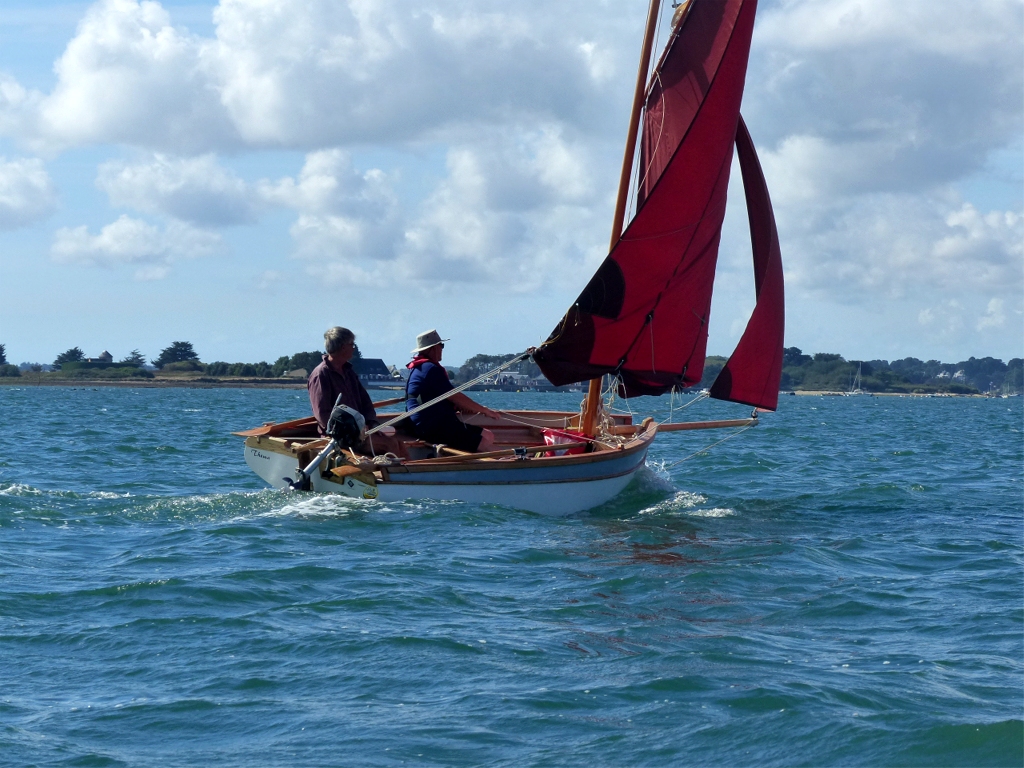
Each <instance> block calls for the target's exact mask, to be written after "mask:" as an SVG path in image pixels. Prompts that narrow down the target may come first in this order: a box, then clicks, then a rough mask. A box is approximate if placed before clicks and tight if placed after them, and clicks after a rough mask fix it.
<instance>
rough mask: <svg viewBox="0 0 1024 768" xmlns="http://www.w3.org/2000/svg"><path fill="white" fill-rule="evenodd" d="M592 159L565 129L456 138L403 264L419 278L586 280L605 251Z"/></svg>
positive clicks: (524, 283)
mask: <svg viewBox="0 0 1024 768" xmlns="http://www.w3.org/2000/svg"><path fill="white" fill-rule="evenodd" d="M592 165H593V161H592V159H591V158H590V157H589V156H588V154H587V153H586V152H585V151H584V150H583V149H582V148H581V147H580V146H578V145H573V144H572V143H570V142H567V141H565V140H564V139H563V137H562V136H561V135H560V134H559V132H558V131H557V130H554V129H547V130H542V131H532V132H527V131H507V132H503V131H494V132H492V133H490V134H488V135H487V136H485V137H481V140H480V141H479V143H474V144H468V145H462V146H458V147H454V148H452V149H451V150H450V151H449V153H448V176H447V178H446V179H444V180H443V181H442V182H441V184H439V185H438V187H437V188H436V189H435V190H434V192H433V193H432V194H431V196H430V197H429V198H428V199H427V200H426V202H425V203H424V205H423V207H422V209H421V211H420V212H419V215H418V216H417V218H416V219H415V220H414V221H413V222H412V223H411V225H410V226H409V228H408V229H407V230H406V244H405V248H404V249H403V264H404V273H405V275H406V276H407V278H408V279H410V280H411V281H414V282H419V281H426V282H428V283H437V282H455V283H460V282H475V281H485V282H492V283H494V284H496V285H501V286H503V287H504V288H505V289H506V290H510V291H513V292H523V291H531V290H536V289H537V288H538V287H540V286H542V285H543V284H545V283H546V282H556V283H563V284H564V282H566V281H568V284H569V285H570V286H573V285H576V286H577V288H582V286H583V285H584V284H585V282H586V281H585V280H584V279H582V277H583V274H582V273H581V268H583V269H584V270H586V269H590V268H592V267H593V266H596V263H597V262H598V260H599V259H600V258H601V257H602V256H603V255H604V252H603V250H602V249H603V248H604V247H605V246H604V237H603V235H604V233H603V232H602V231H601V230H603V229H604V226H607V224H606V223H605V222H601V225H602V226H599V227H598V228H595V226H594V225H595V220H594V219H595V217H594V210H593V209H594V206H595V205H598V206H599V205H600V202H601V199H602V197H603V195H602V194H600V193H599V192H598V193H595V189H594V187H593V185H592V183H591V174H590V171H589V169H590V168H591V167H592Z"/></svg>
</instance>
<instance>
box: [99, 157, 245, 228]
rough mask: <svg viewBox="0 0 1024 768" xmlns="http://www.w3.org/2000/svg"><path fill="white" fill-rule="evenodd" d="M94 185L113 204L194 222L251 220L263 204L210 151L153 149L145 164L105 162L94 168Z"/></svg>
mask: <svg viewBox="0 0 1024 768" xmlns="http://www.w3.org/2000/svg"><path fill="white" fill-rule="evenodd" d="M96 185H97V186H98V187H99V188H100V189H101V190H103V191H104V192H106V193H107V196H108V197H109V198H110V202H111V203H112V204H114V205H116V206H122V207H128V208H134V209H135V210H138V211H143V212H146V213H160V214H164V215H167V216H172V217H174V218H176V219H180V220H182V221H188V222H191V223H193V224H197V225H199V226H207V227H209V226H216V225H221V226H223V225H230V224H246V223H252V222H254V221H255V220H256V218H257V214H258V213H259V211H260V209H261V207H262V206H261V204H260V201H259V200H258V199H257V197H256V195H255V194H254V193H253V192H252V191H251V190H250V189H249V187H248V186H247V185H246V183H245V182H244V181H243V180H242V179H240V178H238V177H237V176H235V175H234V174H233V173H231V172H230V171H228V170H227V169H225V168H224V167H223V166H221V165H219V164H218V163H217V160H216V158H215V157H214V156H213V155H203V156H200V157H193V158H169V157H167V156H165V155H160V154H157V155H155V156H154V157H153V159H152V160H150V161H148V162H145V163H136V164H127V163H124V162H121V161H110V162H106V163H104V164H102V165H101V166H100V168H99V176H98V178H97V180H96Z"/></svg>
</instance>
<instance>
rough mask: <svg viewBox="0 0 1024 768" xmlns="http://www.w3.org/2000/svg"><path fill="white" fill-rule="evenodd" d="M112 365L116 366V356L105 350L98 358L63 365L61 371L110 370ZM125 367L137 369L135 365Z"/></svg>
mask: <svg viewBox="0 0 1024 768" xmlns="http://www.w3.org/2000/svg"><path fill="white" fill-rule="evenodd" d="M112 365H114V356H113V355H112V354H110V353H109V352H107V350H105V349H104V350H103V351H102V352H100V354H99V355H97V356H96V357H87V358H85V360H77V361H75V362H72V363H61V364H60V369H61V370H62V371H73V370H75V369H82V368H110V367H111V366H112ZM123 365H124V367H126V368H135V367H137V366H136V365H135V364H134V363H124V364H123Z"/></svg>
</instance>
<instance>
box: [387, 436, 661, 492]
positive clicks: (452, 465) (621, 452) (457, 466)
mask: <svg viewBox="0 0 1024 768" xmlns="http://www.w3.org/2000/svg"><path fill="white" fill-rule="evenodd" d="M657 431H658V430H657V427H656V426H654V425H652V426H651V427H648V429H647V430H646V431H645V432H643V433H641V434H640V435H638V436H637V437H636V438H635V439H633V440H631V441H630V442H628V443H626V445H624V446H622V447H617V446H611V445H608V444H601V446H602V449H601V450H597V451H594V452H593V453H582V454H576V455H564V456H536V457H530V458H527V459H525V460H522V461H514V460H513V461H487V460H479V461H476V462H474V461H451V460H449V461H445V460H443V458H442V459H421V460H420V461H409V462H406V463H404V464H396V465H392V466H388V467H386V468H384V469H385V470H386V472H387V476H388V477H391V476H395V475H403V474H420V473H426V472H451V471H453V470H458V471H460V472H462V471H469V472H474V471H481V470H482V471H494V470H500V471H516V470H520V469H522V468H523V467H524V465H526V466H531V467H550V466H575V465H580V464H594V463H599V462H602V461H608V460H610V459H615V458H621V457H623V456H630V455H632V454H634V453H636V452H638V451H641V450H646V448H647V447H648V446H649V445H650V443H651V441H652V440H653V439H654V436H655V435H656V434H657ZM544 447H545V448H547V449H548V450H558V446H557V445H552V446H544ZM540 448H541V447H540V446H538V450H540ZM614 476H616V475H610V476H609V477H614ZM589 479H591V480H592V479H593V478H589ZM524 482H534V481H524Z"/></svg>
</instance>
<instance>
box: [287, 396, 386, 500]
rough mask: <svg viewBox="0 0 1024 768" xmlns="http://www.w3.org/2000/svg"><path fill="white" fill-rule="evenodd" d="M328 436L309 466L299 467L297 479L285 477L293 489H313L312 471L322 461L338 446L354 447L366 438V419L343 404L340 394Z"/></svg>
mask: <svg viewBox="0 0 1024 768" xmlns="http://www.w3.org/2000/svg"><path fill="white" fill-rule="evenodd" d="M327 436H328V437H329V438H331V442H329V443H328V444H327V446H326V447H325V448H324V449H323V450H322V451H320V453H319V454H318V455H317V457H316V458H315V459H313V461H311V462H310V463H309V466H308V467H305V468H303V467H299V471H298V473H297V474H296V475H295V479H294V480H292V479H291V478H290V477H286V478H284V481H285V482H286V483H287V484H288V486H287V487H288V488H290V489H291V490H293V491H308V490H311V489H312V483H311V475H310V473H311V472H314V471H315V470H316V467H318V466H320V462H321V461H323V460H324V459H326V458H327V457H328V456H329V455H330V454H332V453H334V451H336V450H337V449H338V448H354V447H355V446H357V445H359V444H360V443H361V442H363V440H364V439H366V419H364V418H363V414H361V413H360V412H359V411H357V410H354V409H352V408H349V407H348V406H347V405H342V404H341V395H338V399H337V401H335V403H334V408H333V409H332V410H331V417H330V418H329V419H328V420H327Z"/></svg>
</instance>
